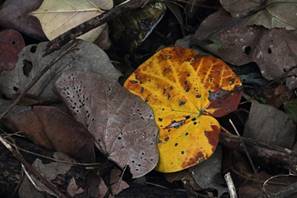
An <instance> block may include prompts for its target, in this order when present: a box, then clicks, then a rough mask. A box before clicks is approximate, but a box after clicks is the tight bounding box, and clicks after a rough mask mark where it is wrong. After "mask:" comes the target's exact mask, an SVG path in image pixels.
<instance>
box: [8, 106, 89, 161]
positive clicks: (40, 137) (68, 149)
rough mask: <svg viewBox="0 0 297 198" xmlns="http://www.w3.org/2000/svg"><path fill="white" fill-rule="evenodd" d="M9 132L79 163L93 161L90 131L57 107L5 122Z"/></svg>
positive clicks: (16, 115) (20, 114) (27, 112)
mask: <svg viewBox="0 0 297 198" xmlns="http://www.w3.org/2000/svg"><path fill="white" fill-rule="evenodd" d="M5 120H6V122H5V123H6V124H7V125H9V127H10V128H12V129H14V130H16V131H21V132H24V133H25V134H27V135H28V136H29V137H30V138H31V139H32V140H33V141H34V142H35V143H37V144H39V145H41V146H44V147H46V148H48V149H54V150H56V151H59V152H63V153H66V154H68V155H70V156H73V157H75V158H76V159H81V160H83V161H92V160H93V158H94V143H93V140H92V138H91V136H90V135H89V133H88V132H87V130H86V129H85V128H84V127H83V126H82V125H81V124H80V123H78V122H76V121H75V120H74V119H73V118H72V117H71V116H70V115H68V114H67V113H65V112H63V111H61V110H60V109H58V108H56V107H50V106H35V107H33V108H32V109H26V110H23V111H21V112H17V113H14V114H10V115H9V116H7V117H6V118H5Z"/></svg>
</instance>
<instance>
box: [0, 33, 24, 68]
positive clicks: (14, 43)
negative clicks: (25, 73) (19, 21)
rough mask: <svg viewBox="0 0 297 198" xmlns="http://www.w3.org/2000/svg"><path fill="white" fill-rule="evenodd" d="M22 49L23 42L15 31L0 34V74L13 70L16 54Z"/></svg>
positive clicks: (16, 58)
mask: <svg viewBox="0 0 297 198" xmlns="http://www.w3.org/2000/svg"><path fill="white" fill-rule="evenodd" d="M24 47H25V41H24V39H23V37H22V35H21V34H20V33H19V32H17V31H15V30H4V31H2V32H0V52H1V53H0V73H1V72H2V71H5V70H13V69H14V67H15V64H16V62H17V60H18V54H19V52H20V51H21V50H22V49H23V48H24Z"/></svg>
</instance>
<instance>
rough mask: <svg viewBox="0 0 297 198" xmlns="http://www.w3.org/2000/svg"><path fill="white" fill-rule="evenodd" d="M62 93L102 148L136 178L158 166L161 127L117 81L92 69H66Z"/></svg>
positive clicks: (60, 83) (59, 88) (58, 85)
mask: <svg viewBox="0 0 297 198" xmlns="http://www.w3.org/2000/svg"><path fill="white" fill-rule="evenodd" d="M56 88H57V91H58V93H59V94H60V95H61V96H62V99H63V100H64V102H65V103H66V105H67V107H68V108H69V109H70V110H71V111H72V113H73V115H74V117H75V118H76V119H77V121H79V122H80V123H82V124H83V125H84V126H85V127H86V128H87V129H88V130H89V132H90V133H91V134H92V135H93V136H94V137H95V139H96V140H97V147H98V149H99V150H100V151H101V152H103V153H104V154H106V155H107V157H108V158H109V159H111V160H113V161H114V162H116V163H117V164H118V165H119V166H120V167H122V168H124V167H125V166H127V165H129V168H130V171H131V173H132V175H133V177H134V178H136V177H140V176H143V175H145V174H146V173H148V172H149V171H151V170H152V169H153V168H155V166H156V164H157V163H158V159H159V155H158V150H157V146H156V144H157V134H158V128H157V126H156V124H155V122H154V119H153V113H152V111H151V109H150V108H149V106H148V105H147V104H145V103H144V102H143V101H142V100H141V99H140V98H138V97H136V96H134V95H133V94H131V93H129V92H128V91H127V90H125V89H124V88H122V87H121V86H120V85H119V84H118V83H117V82H115V81H111V80H109V79H107V78H105V77H103V76H102V75H99V74H95V73H89V72H65V73H63V74H62V76H61V77H60V78H59V79H58V80H57V82H56Z"/></svg>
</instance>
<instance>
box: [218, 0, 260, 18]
mask: <svg viewBox="0 0 297 198" xmlns="http://www.w3.org/2000/svg"><path fill="white" fill-rule="evenodd" d="M265 2H266V0H253V1H249V0H220V3H221V4H222V6H223V8H224V9H225V10H227V11H228V12H229V13H230V14H231V15H232V16H233V17H242V16H246V15H248V14H251V12H252V11H255V10H257V9H259V8H260V6H264V4H265Z"/></svg>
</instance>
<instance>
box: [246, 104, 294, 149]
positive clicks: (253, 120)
mask: <svg viewBox="0 0 297 198" xmlns="http://www.w3.org/2000/svg"><path fill="white" fill-rule="evenodd" d="M244 136H245V137H249V138H254V139H256V140H259V141H263V142H265V143H267V144H274V145H279V146H282V147H286V148H291V147H292V146H293V143H294V140H295V137H296V125H295V124H294V122H293V120H291V119H290V118H289V116H288V115H286V114H285V113H284V112H282V111H280V110H278V109H276V108H275V107H272V106H269V105H264V104H260V103H258V102H256V101H253V103H252V107H251V110H250V114H249V118H248V121H247V123H246V125H245V129H244Z"/></svg>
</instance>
